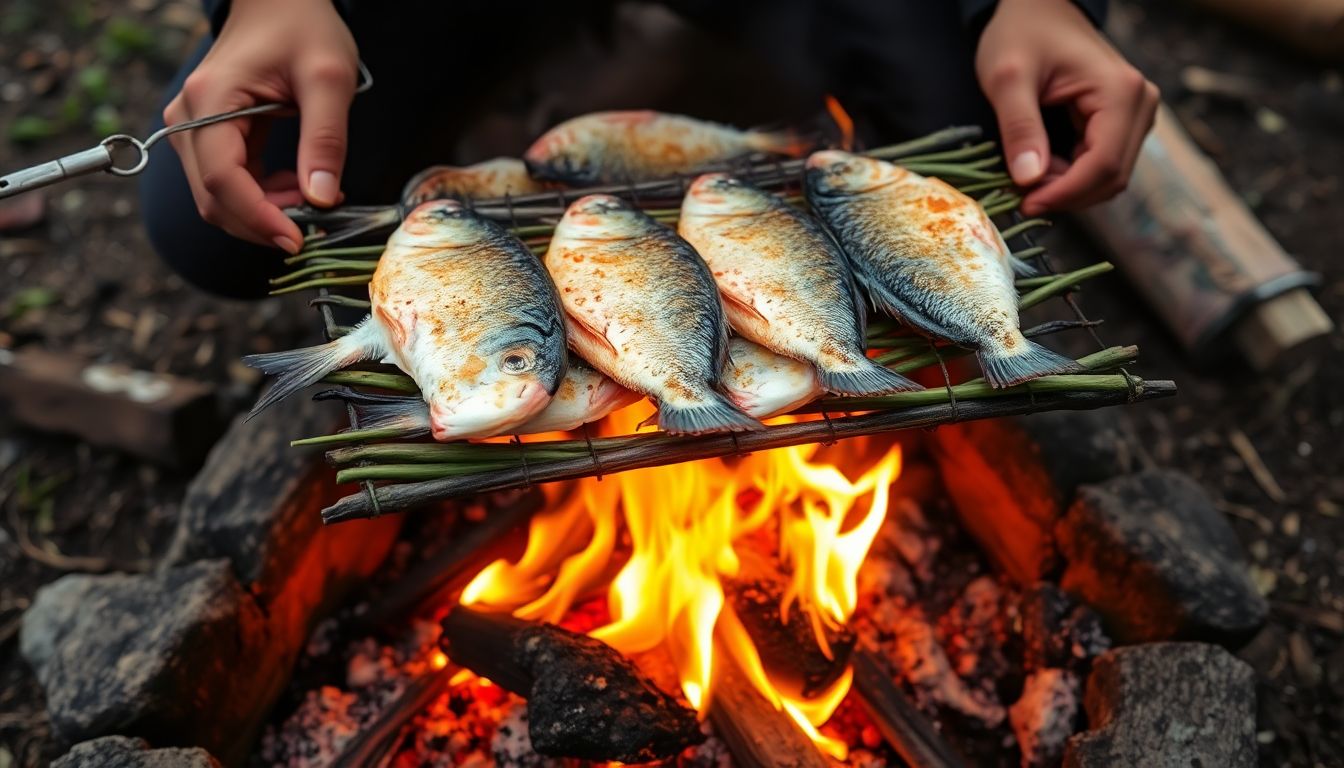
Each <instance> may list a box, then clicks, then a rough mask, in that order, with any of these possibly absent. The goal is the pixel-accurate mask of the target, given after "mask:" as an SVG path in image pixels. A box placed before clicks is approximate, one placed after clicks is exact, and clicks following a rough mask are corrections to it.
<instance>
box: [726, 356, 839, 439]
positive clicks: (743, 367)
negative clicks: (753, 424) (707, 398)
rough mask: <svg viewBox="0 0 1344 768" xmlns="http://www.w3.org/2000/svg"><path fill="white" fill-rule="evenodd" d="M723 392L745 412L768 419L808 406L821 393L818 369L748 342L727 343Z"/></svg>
mask: <svg viewBox="0 0 1344 768" xmlns="http://www.w3.org/2000/svg"><path fill="white" fill-rule="evenodd" d="M723 390H724V392H725V393H726V394H727V395H728V398H729V399H730V400H732V401H733V402H734V403H736V404H737V407H738V408H741V409H742V410H743V411H744V412H745V413H747V414H748V415H750V416H754V417H756V418H758V419H768V418H770V417H771V416H778V415H780V414H783V413H788V412H790V411H792V410H793V409H795V408H797V407H798V406H800V405H804V404H805V403H810V402H812V401H813V400H815V399H817V397H818V396H819V395H820V394H821V393H822V391H823V390H822V386H821V379H820V377H819V376H818V375H817V369H816V368H815V367H813V366H812V364H810V363H805V362H803V361H801V360H795V359H793V358H791V357H785V356H784V355H777V354H775V353H774V352H771V351H770V350H768V349H766V348H765V347H762V346H761V345H759V344H755V343H753V342H750V341H747V340H746V339H744V338H742V337H740V336H734V337H733V338H731V339H729V340H728V368H727V370H725V371H724V372H723Z"/></svg>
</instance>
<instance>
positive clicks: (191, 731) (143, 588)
mask: <svg viewBox="0 0 1344 768" xmlns="http://www.w3.org/2000/svg"><path fill="white" fill-rule="evenodd" d="M270 645H271V643H270V634H269V630H268V627H267V622H266V618H265V617H264V616H263V614H262V612H261V610H260V609H259V608H258V607H257V605H256V602H255V601H254V600H253V599H252V597H251V596H250V595H248V594H247V593H246V592H244V591H243V589H242V588H241V587H240V586H239V585H238V582H237V580H236V579H235V578H234V577H233V573H232V572H231V570H230V567H229V563H228V561H227V560H209V561H202V562H198V563H194V564H191V565H186V566H181V567H177V568H171V569H167V570H163V571H160V572H158V573H154V574H144V575H125V574H108V575H102V576H87V575H73V576H66V577H64V578H62V579H60V580H58V581H56V582H54V583H52V584H50V585H47V586H45V587H43V588H42V589H41V590H39V591H38V593H37V597H36V599H35V600H34V601H33V605H32V606H31V607H30V608H29V609H28V611H27V613H26V614H25V615H24V622H23V629H22V632H21V635H20V648H21V650H22V652H23V654H24V656H25V658H27V659H28V660H29V662H30V663H31V664H32V666H33V668H34V669H35V670H36V672H37V675H38V679H39V681H40V682H41V683H42V685H43V688H44V689H45V691H46V699H47V710H48V713H49V714H50V717H51V723H52V728H53V730H54V731H55V733H56V735H57V736H58V738H60V739H61V740H62V741H65V742H67V743H69V742H76V741H82V740H85V739H91V738H96V737H98V736H103V735H106V734H109V733H125V734H130V735H133V736H141V737H144V738H146V739H149V740H150V741H151V742H153V743H156V744H168V745H200V746H204V747H206V748H208V749H210V750H211V751H213V752H215V753H216V754H218V755H220V757H221V758H222V759H224V760H225V762H237V761H239V760H241V759H242V757H243V756H244V755H245V753H246V750H247V748H248V745H249V743H250V740H251V738H252V736H253V735H255V731H256V728H257V727H258V726H259V724H260V719H259V718H260V716H261V715H262V714H264V710H265V705H266V703H267V702H269V701H271V700H273V697H274V695H275V694H276V693H278V690H279V687H280V686H281V685H283V679H284V676H283V675H282V669H281V668H280V666H279V661H280V659H279V657H278V656H277V655H276V654H275V653H273V652H272V651H271V649H270ZM259 708H260V709H261V710H262V712H261V713H260V714H259V713H258V709H259Z"/></svg>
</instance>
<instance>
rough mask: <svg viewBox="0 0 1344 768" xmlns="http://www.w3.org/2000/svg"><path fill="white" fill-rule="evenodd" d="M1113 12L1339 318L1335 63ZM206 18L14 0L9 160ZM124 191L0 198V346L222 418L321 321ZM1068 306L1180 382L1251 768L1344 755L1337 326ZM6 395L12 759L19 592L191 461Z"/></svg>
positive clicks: (3, 664) (6, 97)
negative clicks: (1217, 544) (202, 255)
mask: <svg viewBox="0 0 1344 768" xmlns="http://www.w3.org/2000/svg"><path fill="white" fill-rule="evenodd" d="M1113 6H1115V7H1114V18H1113V29H1114V31H1115V33H1116V36H1117V38H1118V40H1119V41H1120V43H1121V44H1122V46H1123V47H1124V48H1125V49H1126V51H1127V53H1128V54H1129V55H1130V56H1131V57H1132V58H1133V59H1134V60H1135V61H1136V62H1137V63H1138V64H1139V65H1140V67H1141V68H1142V69H1143V70H1144V71H1145V72H1146V73H1148V75H1149V76H1150V78H1152V79H1153V80H1154V81H1156V82H1157V83H1158V84H1159V85H1160V86H1161V87H1162V89H1163V92H1164V95H1165V98H1166V100H1167V101H1168V103H1170V104H1172V105H1173V106H1174V107H1175V108H1176V109H1177V111H1178V113H1179V114H1180V115H1181V117H1182V119H1183V120H1184V121H1185V122H1186V125H1187V127H1188V128H1190V129H1191V132H1192V134H1193V135H1195V136H1196V138H1197V139H1198V140H1199V141H1200V143H1201V145H1202V146H1203V147H1204V148H1205V150H1206V151H1208V152H1209V153H1210V154H1211V155H1212V156H1213V158H1214V160H1215V161H1216V163H1217V164H1218V166H1219V167H1220V168H1221V170H1222V171H1223V173H1224V174H1225V175H1226V176H1227V178H1228V179H1229V181H1230V183H1231V184H1232V186H1233V187H1234V188H1235V189H1237V190H1238V191H1239V192H1240V193H1241V194H1242V195H1243V196H1244V197H1245V199H1246V200H1247V202H1248V204H1249V205H1250V206H1251V207H1252V209H1253V210H1254V211H1255V212H1256V214H1257V215H1258V216H1259V217H1260V218H1261V219H1262V221H1264V223H1265V224H1266V226H1267V227H1268V228H1269V229H1270V230H1271V231H1272V232H1273V234H1274V235H1275V236H1276V237H1277V238H1278V239H1279V240H1280V241H1281V242H1282V243H1283V244H1284V246H1285V247H1286V248H1287V250H1288V251H1289V252H1290V253H1292V254H1294V255H1295V256H1296V257H1298V258H1299V259H1300V260H1301V262H1302V263H1303V264H1304V265H1305V266H1306V268H1308V269H1310V270H1314V271H1316V272H1318V273H1320V275H1321V277H1322V283H1321V288H1320V290H1319V293H1318V298H1319V300H1320V301H1321V303H1322V305H1323V306H1324V307H1325V308H1326V311H1327V312H1328V313H1329V314H1330V316H1331V317H1332V318H1334V319H1335V321H1336V322H1337V323H1339V322H1342V321H1344V264H1341V261H1340V259H1339V258H1338V256H1337V253H1336V251H1337V248H1338V243H1340V242H1341V241H1342V240H1344V219H1341V217H1340V216H1339V213H1338V212H1339V204H1338V201H1337V200H1338V198H1337V195H1339V194H1340V191H1341V190H1340V185H1341V175H1344V77H1342V76H1341V73H1340V71H1339V70H1337V69H1336V70H1331V69H1328V68H1326V67H1323V66H1321V65H1318V64H1314V63H1311V62H1310V61H1307V60H1304V59H1301V58H1299V57H1297V56H1295V55H1294V54H1292V53H1291V52H1288V51H1286V50H1284V49H1282V48H1279V47H1277V46H1275V45H1273V44H1272V43H1268V42H1266V41H1264V40H1261V39H1259V38H1258V37H1257V36H1256V35H1255V34H1253V33H1251V32H1247V31H1243V30H1240V29H1237V28H1234V27H1232V26H1230V25H1227V24H1224V23H1222V22H1221V21H1218V20H1215V19H1212V18H1210V17H1208V16H1207V15H1205V14H1202V13H1197V12H1195V11H1192V10H1188V9H1186V8H1184V7H1183V6H1176V7H1172V6H1173V4H1170V3H1165V2H1160V0H1142V1H1139V0H1127V1H1125V2H1119V1H1117V2H1116V3H1114V4H1113ZM202 24H203V22H202V20H201V19H200V15H199V12H198V11H197V7H196V5H195V4H194V3H191V2H187V1H186V0H173V1H172V2H163V1H162V0H132V2H130V3H127V4H125V5H123V4H120V3H118V4H115V5H114V4H112V3H109V2H104V1H103V0H60V1H59V2H48V1H47V0H11V1H10V2H9V3H8V4H7V7H6V10H5V13H4V14H3V16H0V133H4V134H6V136H4V137H0V169H4V170H10V169H14V168H19V167H23V166H26V165H30V164H32V163H35V162H39V161H44V160H48V159H51V158H53V157H57V156H59V155H62V154H65V153H67V152H71V151H75V150H78V149H83V148H85V147H88V146H91V145H93V144H94V143H95V142H96V141H97V140H98V139H99V138H101V137H102V136H103V135H105V134H106V133H110V132H117V131H122V130H125V131H127V132H130V133H136V134H139V135H143V133H144V130H145V128H146V127H147V125H148V122H149V119H150V117H151V116H152V115H153V114H154V113H155V112H156V111H157V110H158V109H159V108H160V101H159V100H160V91H161V90H162V88H163V86H164V85H165V84H166V83H167V82H168V81H169V79H170V78H171V76H172V73H173V70H174V69H175V63H174V62H176V61H178V60H179V59H180V58H181V57H182V56H183V55H184V53H185V51H186V50H187V49H188V47H189V45H190V44H191V41H192V40H193V39H194V37H195V36H196V35H198V34H199V33H200V32H201V30H202V28H203V27H202ZM1191 65H1198V66H1202V67H1205V68H1208V69H1212V70H1216V71H1219V72H1225V73H1230V74H1235V75H1241V76H1244V77H1245V78H1247V79H1248V81H1249V82H1250V83H1251V87H1250V88H1249V89H1248V91H1247V92H1246V93H1245V94H1243V95H1242V96H1240V97H1238V98H1236V99H1231V100H1229V99H1224V98H1213V97H1209V96H1206V95H1200V94H1196V93H1192V92H1190V91H1188V90H1185V89H1184V88H1183V87H1182V85H1181V82H1182V78H1181V74H1182V71H1183V70H1184V68H1186V67H1187V66H1191ZM90 72H92V73H93V74H90ZM100 72H101V74H99V73H100ZM34 116H38V117H43V118H46V120H45V123H43V124H39V122H37V121H33V120H31V119H28V118H32V117H34ZM25 136H26V140H25V141H24V142H23V143H18V142H16V141H14V139H16V138H25ZM133 184H134V182H132V181H126V180H120V179H113V178H107V177H101V176H100V177H93V178H89V179H87V180H84V181H82V182H79V183H76V184H66V185H63V186H60V187H55V188H52V189H50V190H48V191H46V192H43V193H40V194H41V195H42V199H43V200H45V201H46V206H45V218H44V220H43V221H42V222H41V223H39V224H36V225H34V226H31V227H27V228H23V229H14V228H12V221H11V220H12V219H13V218H21V216H20V214H21V213H23V211H22V210H21V208H19V207H16V206H14V205H5V206H3V207H0V222H9V224H8V225H6V226H5V227H4V228H3V229H0V274H3V279H0V349H16V348H19V347H21V346H24V345H39V346H41V347H44V348H47V349H49V350H52V351H58V352H62V353H67V354H73V355H78V356H81V357H84V358H87V359H89V360H115V361H118V362H123V363H128V364H130V365H132V366H134V367H137V368H141V369H147V370H155V371H164V372H169V373H173V374H176V375H180V376H184V377H188V378H192V379H197V380H201V381H207V382H212V383H214V384H216V385H217V386H218V387H219V392H220V408H221V410H222V411H223V412H225V413H232V412H236V411H238V410H240V409H241V408H244V407H245V406H246V405H247V404H248V403H249V401H250V400H251V398H252V397H253V396H254V394H255V389H256V386H257V384H258V381H257V379H256V377H255V376H254V375H253V374H252V373H251V372H250V371H248V369H245V368H242V367H241V366H239V365H238V364H237V362H236V361H237V360H238V358H239V357H240V356H242V355H243V354H247V353H250V352H257V351H267V350H272V349H279V348H284V347H287V346H293V345H296V344H298V343H301V342H303V341H305V340H306V339H311V338H312V336H313V335H314V334H315V332H316V323H315V318H314V317H313V315H311V314H310V313H309V312H308V311H307V310H306V309H305V308H304V306H303V300H302V299H294V300H286V301H270V302H264V303H260V304H242V303H235V302H226V301H221V300H218V299H214V298H211V297H208V296H205V295H204V294H201V293H200V292H198V291H196V290H194V289H192V288H190V287H189V286H186V285H185V284H184V283H183V282H182V281H181V280H180V279H178V278H177V277H175V276H174V275H172V274H171V273H170V272H169V271H168V270H167V268H166V267H164V266H163V265H162V264H160V263H159V262H158V261H157V260H156V259H155V257H154V256H153V253H152V251H151V249H150V248H149V246H148V244H147V242H146V240H145V236H144V234H143V232H142V230H141V228H140V226H139V218H138V203H137V200H136V192H135V189H134V186H133ZM30 205H31V204H30ZM1050 238H1051V239H1050V241H1049V244H1050V245H1051V246H1052V248H1053V250H1054V251H1055V252H1056V253H1059V254H1061V255H1062V257H1063V258H1064V260H1066V261H1067V260H1069V258H1070V257H1073V258H1075V259H1076V260H1079V261H1081V260H1093V259H1095V248H1094V247H1093V246H1092V245H1091V244H1090V243H1088V242H1087V241H1085V240H1083V239H1082V238H1081V237H1080V236H1079V235H1077V233H1075V232H1072V231H1070V230H1069V228H1068V227H1061V228H1059V229H1058V230H1056V231H1055V232H1054V233H1052V234H1051V235H1050ZM1083 301H1084V305H1085V307H1086V308H1087V310H1088V313H1089V315H1092V316H1094V317H1095V316H1100V317H1104V318H1106V320H1107V324H1106V325H1105V326H1104V327H1103V328H1102V329H1101V330H1102V333H1103V336H1104V338H1106V339H1107V340H1108V341H1110V342H1112V343H1119V342H1124V343H1137V344H1138V345H1139V346H1140V348H1141V349H1142V350H1143V359H1142V362H1141V365H1140V366H1138V369H1137V370H1138V372H1139V373H1141V374H1143V375H1146V376H1150V377H1153V378H1172V379H1175V380H1176V381H1177V382H1178V384H1179V385H1180V387H1181V395H1180V397H1178V398H1175V399H1173V400H1169V401H1163V402H1159V403H1153V404H1149V405H1146V406H1143V407H1141V408H1137V409H1133V410H1129V411H1127V412H1126V413H1125V414H1124V416H1123V418H1124V420H1125V421H1126V423H1127V424H1128V425H1129V427H1130V428H1131V429H1132V432H1133V434H1134V435H1135V437H1136V438H1137V439H1138V441H1139V444H1140V445H1141V446H1142V447H1143V450H1142V451H1141V457H1140V458H1141V459H1142V460H1143V461H1144V462H1146V463H1149V464H1152V465H1155V466H1167V467H1175V468H1179V469H1182V470H1184V471H1186V472H1189V473H1190V474H1192V475H1193V476H1194V477H1196V478H1197V479H1199V480H1200V481H1201V482H1202V483H1204V484H1205V486H1206V487H1207V488H1208V489H1209V490H1210V492H1211V493H1212V494H1213V495H1214V496H1215V498H1217V499H1218V501H1219V503H1220V505H1221V506H1222V508H1223V509H1224V510H1225V511H1226V512H1227V513H1228V515H1229V516H1230V518H1231V519H1232V522H1233V524H1234V525H1235V526H1236V529H1237V531H1238V533H1239V534H1240V535H1241V537H1242V539H1243V542H1244V543H1245V544H1246V547H1247V550H1248V552H1249V553H1250V556H1251V558H1252V560H1253V562H1254V568H1255V571H1254V573H1255V576H1256V579H1257V581H1258V582H1259V583H1260V584H1261V585H1262V587H1263V588H1264V590H1265V591H1266V592H1267V594H1268V596H1269V598H1270V600H1271V603H1272V605H1273V606H1274V613H1273V617H1272V619H1271V622H1270V624H1269V625H1268V626H1267V627H1266V628H1265V630H1264V631H1263V632H1262V634H1261V635H1260V636H1259V637H1257V638H1255V639H1254V640H1252V641H1251V642H1250V643H1249V644H1248V646H1247V647H1246V648H1245V649H1243V650H1242V652H1241V653H1242V656H1243V658H1245V659H1246V660H1247V661H1249V662H1250V663H1251V664H1252V665H1253V666H1255V668H1256V669H1257V672H1258V673H1259V675H1260V679H1261V687H1260V696H1259V707H1260V711H1259V721H1258V729H1259V731H1260V734H1259V742H1260V749H1261V761H1262V764H1264V765H1283V764H1293V765H1340V764H1344V728H1341V727H1340V722H1339V716H1338V714H1337V713H1338V712H1339V711H1340V709H1341V706H1342V705H1344V646H1341V643H1340V638H1341V635H1344V586H1341V580H1344V521H1342V520H1341V515H1342V514H1344V475H1341V474H1340V473H1339V472H1338V470H1339V469H1340V468H1341V467H1344V447H1341V444H1340V442H1339V440H1338V435H1340V434H1341V431H1342V430H1344V364H1341V363H1340V362H1339V361H1340V359H1341V353H1344V337H1341V336H1339V335H1336V336H1335V337H1333V338H1332V339H1331V340H1330V345H1329V350H1328V352H1326V353H1324V354H1322V355H1320V356H1318V357H1316V358H1315V359H1312V360H1308V361H1306V362H1303V363H1301V364H1299V365H1297V366H1296V367H1292V368H1289V369H1287V370H1283V371H1277V372H1274V373H1272V374H1270V375H1265V376H1260V377H1257V376H1256V375H1255V374H1253V373H1252V372H1251V371H1250V370H1248V369H1247V368H1246V367H1245V366H1244V365H1241V364H1238V363H1237V362H1235V361H1232V362H1227V363H1225V364H1222V365H1221V366H1218V367H1195V366H1192V365H1191V363H1190V362H1189V360H1188V358H1187V356H1186V355H1185V353H1184V352H1183V351H1182V350H1181V349H1180V348H1179V346H1178V345H1177V344H1176V342H1175V341H1174V340H1173V339H1172V337H1171V336H1170V335H1169V334H1168V333H1167V332H1166V331H1165V330H1164V329H1163V328H1162V327H1161V325H1160V323H1159V322H1158V320H1157V319H1156V318H1155V317H1154V316H1153V315H1152V313H1151V312H1150V311H1148V310H1147V309H1146V308H1145V307H1144V305H1143V302H1142V300H1141V298H1140V297H1138V296H1137V295H1136V294H1134V293H1133V292H1132V291H1131V290H1130V289H1129V287H1128V286H1127V285H1126V284H1125V282H1124V281H1123V279H1121V278H1119V277H1108V278H1105V279H1103V280H1100V281H1097V282H1095V283H1094V284H1092V285H1091V286H1090V288H1089V290H1088V292H1087V293H1086V294H1085V296H1084V297H1083ZM5 410H6V409H5V408H4V407H3V406H2V404H0V765H7V764H8V763H9V761H8V760H7V759H6V758H7V757H12V758H13V763H14V764H15V765H20V766H27V765H35V764H41V763H43V762H45V761H46V760H48V759H50V758H51V757H52V756H53V755H54V754H57V753H58V752H59V748H58V747H56V746H55V745H53V744H52V743H51V739H50V736H49V733H48V730H47V726H46V721H45V716H44V714H43V704H42V700H41V692H40V688H39V687H38V686H37V685H36V683H35V681H34V680H33V679H32V677H31V673H30V672H29V670H28V669H27V667H26V666H25V665H24V663H23V662H22V660H21V659H20V658H19V655H18V651H17V643H16V642H15V641H14V638H15V635H16V633H17V628H18V619H19V617H20V615H21V613H22V611H23V609H24V608H25V607H26V606H27V605H28V603H29V601H30V600H31V598H32V595H33V593H34V592H35V591H36V589H37V588H38V587H39V586H40V585H42V584H44V583H46V582H48V581H51V580H53V579H55V578H57V577H59V576H60V575H62V574H63V573H67V572H70V571H72V570H79V569H90V568H92V569H107V568H126V567H137V566H139V567H143V565H144V564H145V563H146V562H149V561H151V560H152V558H153V557H154V556H155V555H156V554H157V553H158V552H159V551H160V550H161V548H162V546H163V545H164V543H165V538H166V535H167V533H168V532H169V531H170V529H171V525H172V523H173V520H174V517H175V512H176V508H177V505H178V503H179V501H180V498H181V495H182V490H183V488H184V486H185V484H186V482H187V481H188V480H189V478H190V474H191V468H190V467H187V468H179V469H174V470H169V469H164V468H160V467H156V466H154V465H151V464H146V463H144V462H141V461H138V460H135V459H132V458H128V457H127V456H125V455H123V454H120V453H118V452H116V451H113V450H110V449H104V448H95V447H91V446H89V445H86V444H83V443H80V442H78V441H76V440H73V439H70V438H65V437H60V436H53V435H43V434H37V433H34V432H31V431H28V430H25V429H23V428H21V427H19V426H17V425H16V424H15V423H14V422H13V421H12V420H11V419H8V417H7V416H5V415H4V413H3V412H4V411H5ZM1237 431H1240V433H1243V434H1244V435H1245V437H1246V438H1247V440H1248V441H1249V443H1250V445H1251V446H1253V448H1254V450H1255V452H1256V453H1257V454H1258V456H1259V458H1260V460H1262V461H1263V463H1264V465H1265V467H1266V468H1267V470H1268V473H1269V474H1270V475H1271V476H1272V477H1273V478H1274V480H1275V481H1276V482H1277V485H1278V486H1280V487H1281V488H1282V491H1283V493H1282V496H1279V494H1278V492H1277V491H1275V490H1274V488H1273V487H1272V486H1268V485H1267V484H1266V483H1264V481H1263V479H1262V480H1260V481H1257V479H1256V477H1255V476H1254V475H1253V473H1252V472H1251V471H1250V470H1249V469H1248V467H1247V463H1246V458H1245V456H1244V455H1243V454H1245V450H1244V448H1243V449H1242V452H1241V453H1239V452H1238V450H1237V448H1235V447H1234V442H1233V440H1232V439H1230V437H1229V436H1230V435H1232V434H1234V433H1236V432H1237ZM6 752H7V753H8V754H6Z"/></svg>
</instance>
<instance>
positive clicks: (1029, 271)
mask: <svg viewBox="0 0 1344 768" xmlns="http://www.w3.org/2000/svg"><path fill="white" fill-rule="evenodd" d="M1008 266H1010V267H1012V268H1013V274H1014V275H1017V276H1018V277H1036V276H1037V275H1039V274H1040V273H1041V272H1040V270H1038V269H1036V268H1035V267H1033V266H1031V265H1030V264H1028V263H1027V262H1025V261H1023V260H1021V259H1019V258H1017V257H1016V256H1014V255H1012V254H1011V253H1010V254H1008Z"/></svg>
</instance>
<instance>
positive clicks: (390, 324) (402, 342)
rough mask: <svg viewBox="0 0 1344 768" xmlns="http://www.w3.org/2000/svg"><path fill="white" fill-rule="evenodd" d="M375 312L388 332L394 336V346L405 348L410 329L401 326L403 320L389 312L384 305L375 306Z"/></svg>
mask: <svg viewBox="0 0 1344 768" xmlns="http://www.w3.org/2000/svg"><path fill="white" fill-rule="evenodd" d="M373 312H374V314H376V315H377V316H378V319H379V320H381V321H382V323H383V327H384V328H387V332H388V333H390V334H392V344H393V345H394V346H396V347H405V346H406V336H407V331H408V329H407V328H406V326H404V325H402V324H401V318H400V317H397V316H394V315H393V314H392V313H391V312H389V311H387V308H386V307H384V306H383V305H382V304H378V305H377V306H375V307H374V308H373Z"/></svg>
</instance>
